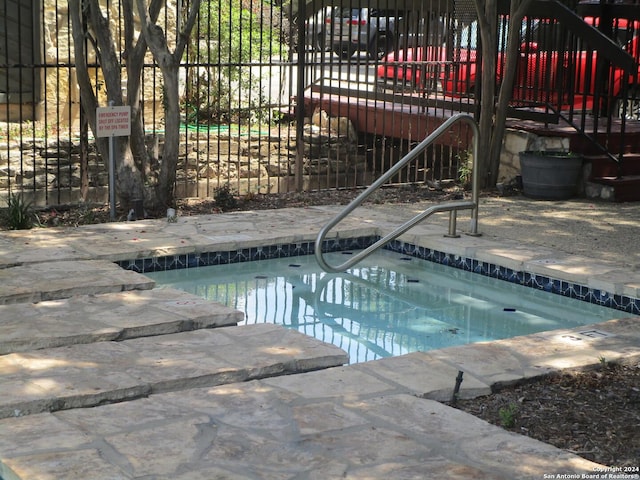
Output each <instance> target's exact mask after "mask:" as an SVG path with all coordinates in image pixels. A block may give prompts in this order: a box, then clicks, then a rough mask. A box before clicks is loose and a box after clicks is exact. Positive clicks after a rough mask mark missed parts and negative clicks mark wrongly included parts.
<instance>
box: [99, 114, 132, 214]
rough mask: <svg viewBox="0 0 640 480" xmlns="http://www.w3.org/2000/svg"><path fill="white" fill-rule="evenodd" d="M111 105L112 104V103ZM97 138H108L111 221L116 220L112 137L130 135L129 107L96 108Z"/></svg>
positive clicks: (114, 162) (114, 166)
mask: <svg viewBox="0 0 640 480" xmlns="http://www.w3.org/2000/svg"><path fill="white" fill-rule="evenodd" d="M112 103H113V102H112ZM95 135H96V137H97V138H100V137H109V214H110V217H111V220H115V219H116V160H115V158H114V152H113V145H114V137H128V136H129V135H131V107H130V106H128V105H125V106H123V107H114V106H113V105H109V106H108V107H98V108H96V131H95Z"/></svg>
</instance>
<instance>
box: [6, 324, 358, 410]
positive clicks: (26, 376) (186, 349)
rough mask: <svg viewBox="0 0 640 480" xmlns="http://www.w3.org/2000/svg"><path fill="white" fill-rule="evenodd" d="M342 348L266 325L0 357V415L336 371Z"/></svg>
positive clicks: (342, 357)
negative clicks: (290, 375)
mask: <svg viewBox="0 0 640 480" xmlns="http://www.w3.org/2000/svg"><path fill="white" fill-rule="evenodd" d="M347 362H348V355H347V354H346V352H344V351H343V350H341V349H339V348H338V347H335V346H333V345H329V344H326V343H323V342H320V341H319V340H316V339H314V338H311V337H308V336H306V335H303V334H301V333H299V332H296V331H294V330H290V329H286V328H284V327H281V326H277V325H271V324H259V325H246V326H236V327H227V328H216V329H207V330H196V331H193V332H184V333H176V334H170V335H161V336H154V337H144V338H137V339H132V340H125V341H122V342H98V343H93V344H81V345H71V346H67V347H59V348H51V349H43V350H35V351H31V352H22V353H12V354H8V355H3V356H0V391H1V392H2V395H1V396H0V418H7V417H12V416H23V415H30V414H35V413H40V412H52V411H58V410H66V409H71V408H83V407H92V406H97V405H102V404H107V403H113V402H122V401H128V400H132V399H135V398H141V397H146V396H148V395H150V394H152V393H159V392H168V391H174V390H185V389H190V388H194V387H205V386H215V385H221V384H227V383H233V382H244V381H247V380H253V379H259V378H265V377H271V376H276V375H288V374H293V373H299V372H304V371H309V370H317V369H321V368H326V367H331V366H338V365H342V364H345V363H347Z"/></svg>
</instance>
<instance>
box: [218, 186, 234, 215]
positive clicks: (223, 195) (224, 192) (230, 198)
mask: <svg viewBox="0 0 640 480" xmlns="http://www.w3.org/2000/svg"><path fill="white" fill-rule="evenodd" d="M213 199H214V200H215V201H216V205H217V207H218V208H219V209H220V210H222V211H223V212H224V211H227V210H231V209H232V208H235V207H236V205H238V201H237V200H236V197H235V192H234V191H233V190H232V189H231V187H230V186H229V185H228V184H224V185H221V186H219V187H217V188H216V189H215V190H214V192H213Z"/></svg>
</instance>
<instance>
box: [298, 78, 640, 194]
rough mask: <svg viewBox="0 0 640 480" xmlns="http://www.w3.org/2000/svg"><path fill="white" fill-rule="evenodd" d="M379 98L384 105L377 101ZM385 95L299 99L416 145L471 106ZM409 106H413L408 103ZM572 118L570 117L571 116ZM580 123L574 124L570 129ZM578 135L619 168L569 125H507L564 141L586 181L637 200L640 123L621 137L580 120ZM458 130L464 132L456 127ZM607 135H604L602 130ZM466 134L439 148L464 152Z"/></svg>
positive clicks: (318, 94) (360, 127)
mask: <svg viewBox="0 0 640 480" xmlns="http://www.w3.org/2000/svg"><path fill="white" fill-rule="evenodd" d="M379 97H384V98H385V100H380V99H379ZM387 98H393V97H392V96H391V95H378V96H377V97H376V96H375V95H373V94H372V93H367V92H359V93H358V94H357V95H344V94H336V93H327V92H324V91H316V90H313V89H312V90H310V91H309V92H308V93H307V96H305V109H306V111H308V112H313V111H314V110H315V109H316V108H318V107H320V108H321V109H323V110H324V111H326V112H327V113H328V115H329V116H340V117H347V118H349V119H350V120H351V121H352V123H353V124H354V127H355V128H356V130H357V131H358V132H363V133H368V134H373V135H380V136H385V137H391V138H397V139H404V140H409V141H420V140H422V139H424V138H425V137H426V136H427V135H428V134H429V133H430V132H432V131H433V130H435V129H436V128H437V127H438V126H440V124H442V123H443V122H444V121H445V120H446V119H447V118H449V117H451V116H452V115H454V114H456V113H458V112H461V111H467V112H469V111H472V110H473V108H474V105H473V104H472V103H469V101H468V100H465V99H449V100H442V99H440V100H439V99H436V98H429V99H426V98H419V97H403V103H398V102H394V101H389V100H387ZM412 102H413V103H412ZM574 114H575V112H574ZM579 121H580V122H582V119H576V120H575V122H574V123H578V122H579ZM584 125H585V127H584V129H585V132H586V133H587V134H588V135H591V136H592V137H594V138H597V140H598V142H599V143H600V144H602V145H606V146H607V149H608V151H609V152H610V153H611V154H613V155H614V156H617V155H618V154H619V153H623V154H624V157H623V161H622V162H621V163H620V164H619V163H617V162H614V161H613V160H611V159H610V157H609V156H607V155H606V154H604V153H603V152H602V151H601V150H599V149H598V148H597V147H596V146H594V144H593V143H592V142H591V141H590V140H588V139H587V138H585V135H583V134H581V133H580V132H578V131H577V130H576V129H575V128H574V127H572V126H571V125H570V124H569V123H567V122H566V121H564V120H562V119H561V118H560V119H559V120H558V123H556V124H553V123H549V124H545V123H543V122H540V121H534V120H509V121H508V122H507V126H508V128H515V129H519V130H523V131H528V132H531V133H535V134H536V135H540V136H562V137H568V138H569V142H570V146H571V147H570V148H571V150H572V151H574V152H577V153H581V154H583V155H584V156H585V158H587V159H588V160H589V161H590V162H591V163H592V174H591V180H592V181H594V182H599V183H603V184H606V185H611V186H614V188H615V189H616V200H618V201H631V200H633V201H635V200H640V122H639V121H627V122H626V124H625V133H624V135H622V134H621V133H620V132H621V130H622V124H621V121H620V120H613V121H612V122H611V124H610V125H609V126H608V127H607V124H606V119H603V120H601V121H600V122H599V124H598V125H597V131H598V132H600V133H597V134H594V133H593V132H594V131H595V130H596V128H595V127H596V125H595V122H594V119H593V118H589V117H588V116H587V117H585V120H584ZM461 127H462V128H464V129H466V128H467V127H466V126H464V125H461ZM607 129H608V130H607ZM466 133H468V132H463V131H454V132H452V133H451V135H450V136H449V137H448V138H446V137H445V138H441V143H445V144H448V145H452V146H459V147H465V146H466V142H467V141H468V139H469V137H468V135H466Z"/></svg>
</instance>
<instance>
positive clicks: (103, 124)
mask: <svg viewBox="0 0 640 480" xmlns="http://www.w3.org/2000/svg"><path fill="white" fill-rule="evenodd" d="M129 135H131V107H130V106H128V105H125V106H123V107H99V108H97V109H96V137H127V136H129Z"/></svg>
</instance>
